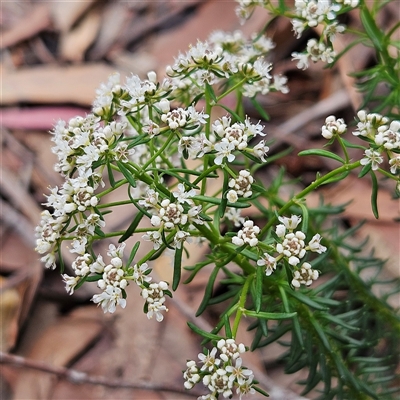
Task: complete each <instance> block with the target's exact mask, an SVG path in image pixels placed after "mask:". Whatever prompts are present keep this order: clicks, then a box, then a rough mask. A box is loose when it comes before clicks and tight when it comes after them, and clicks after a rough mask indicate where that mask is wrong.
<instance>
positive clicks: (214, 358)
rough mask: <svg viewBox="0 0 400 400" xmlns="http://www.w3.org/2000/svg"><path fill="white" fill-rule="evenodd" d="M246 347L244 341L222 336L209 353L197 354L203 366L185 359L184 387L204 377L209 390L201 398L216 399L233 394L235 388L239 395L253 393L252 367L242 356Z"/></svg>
mask: <svg viewBox="0 0 400 400" xmlns="http://www.w3.org/2000/svg"><path fill="white" fill-rule="evenodd" d="M245 351H246V348H245V346H244V344H243V343H239V344H237V343H236V341H235V340H234V339H221V340H219V341H218V343H217V346H216V347H214V348H213V349H212V350H211V351H209V352H207V354H203V353H200V354H199V355H198V358H199V360H200V364H202V365H201V367H199V366H198V365H197V363H196V361H194V360H189V361H188V362H187V363H186V367H187V368H186V370H185V371H184V373H183V378H184V380H185V383H184V386H185V388H186V389H192V388H193V387H194V386H195V385H196V384H197V383H198V382H200V381H202V383H203V385H204V386H206V387H207V388H208V390H209V391H210V392H209V393H208V394H206V395H203V396H200V397H199V398H198V399H199V400H216V399H217V398H218V397H219V396H220V395H222V396H223V397H224V398H231V397H232V396H233V394H234V390H235V388H236V394H238V395H239V397H240V399H241V398H242V397H243V396H244V395H246V394H254V393H255V390H254V388H253V379H254V375H253V371H251V370H250V369H248V368H246V367H244V366H243V360H242V358H241V357H240V355H241V354H243V353H244V352H245ZM217 353H218V354H217Z"/></svg>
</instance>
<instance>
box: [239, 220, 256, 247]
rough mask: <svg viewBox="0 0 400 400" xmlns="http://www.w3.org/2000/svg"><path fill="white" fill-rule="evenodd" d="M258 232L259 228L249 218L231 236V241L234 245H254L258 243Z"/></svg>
mask: <svg viewBox="0 0 400 400" xmlns="http://www.w3.org/2000/svg"><path fill="white" fill-rule="evenodd" d="M259 233H260V228H259V227H258V226H257V225H254V222H253V221H252V220H250V219H249V220H247V221H245V222H244V223H243V228H242V229H240V230H239V232H238V233H237V235H236V236H234V237H233V238H232V243H233V244H235V245H236V246H243V245H244V244H248V245H249V246H250V247H255V246H257V244H258V238H257V235H258V234H259Z"/></svg>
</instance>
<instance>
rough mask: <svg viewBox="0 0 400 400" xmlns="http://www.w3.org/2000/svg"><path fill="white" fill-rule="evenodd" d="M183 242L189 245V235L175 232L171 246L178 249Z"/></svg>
mask: <svg viewBox="0 0 400 400" xmlns="http://www.w3.org/2000/svg"><path fill="white" fill-rule="evenodd" d="M184 242H189V243H190V242H191V240H190V233H189V232H184V231H178V232H176V234H175V236H174V243H173V246H174V247H176V248H177V249H180V248H181V247H182V243H184Z"/></svg>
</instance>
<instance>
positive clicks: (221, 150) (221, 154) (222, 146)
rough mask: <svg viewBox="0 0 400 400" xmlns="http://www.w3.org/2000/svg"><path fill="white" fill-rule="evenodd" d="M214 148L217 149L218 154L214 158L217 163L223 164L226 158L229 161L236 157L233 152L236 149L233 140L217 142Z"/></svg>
mask: <svg viewBox="0 0 400 400" xmlns="http://www.w3.org/2000/svg"><path fill="white" fill-rule="evenodd" d="M214 149H215V150H216V151H217V156H216V157H215V159H214V163H215V164H216V165H221V164H222V162H223V161H224V158H226V159H227V160H228V162H232V161H233V160H234V159H235V156H234V155H233V154H232V151H234V150H235V145H234V144H233V143H232V142H228V141H226V140H222V141H221V142H218V143H216V144H215V146H214Z"/></svg>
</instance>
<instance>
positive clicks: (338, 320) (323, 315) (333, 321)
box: [320, 313, 360, 332]
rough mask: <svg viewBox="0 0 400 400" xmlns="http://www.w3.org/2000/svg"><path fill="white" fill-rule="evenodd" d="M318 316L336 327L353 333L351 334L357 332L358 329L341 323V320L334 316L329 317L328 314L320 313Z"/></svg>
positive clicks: (343, 322)
mask: <svg viewBox="0 0 400 400" xmlns="http://www.w3.org/2000/svg"><path fill="white" fill-rule="evenodd" d="M320 316H321V317H322V318H324V319H326V320H328V321H330V322H332V323H334V324H336V325H339V326H341V327H343V328H346V329H348V330H349V331H353V332H359V331H360V328H358V327H356V326H353V325H350V324H348V323H347V322H345V321H343V320H342V319H340V318H339V317H337V316H335V315H331V314H329V313H321V314H320Z"/></svg>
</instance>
